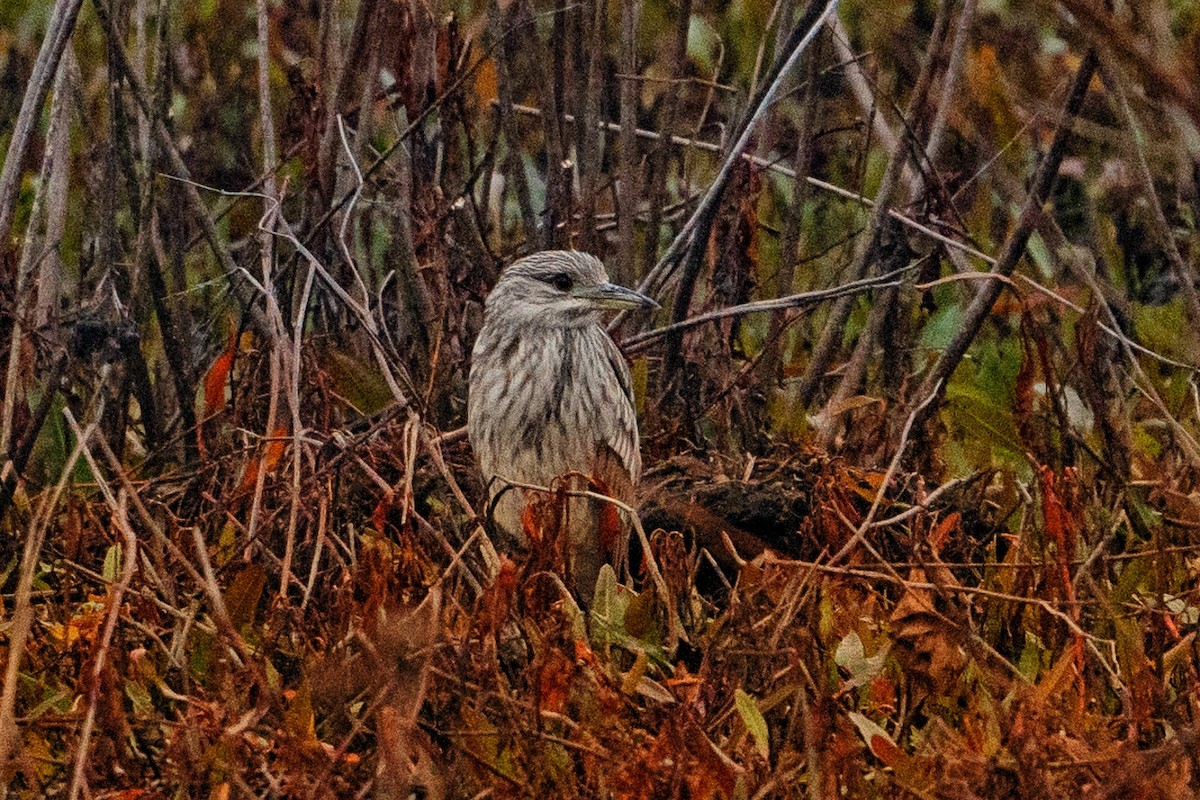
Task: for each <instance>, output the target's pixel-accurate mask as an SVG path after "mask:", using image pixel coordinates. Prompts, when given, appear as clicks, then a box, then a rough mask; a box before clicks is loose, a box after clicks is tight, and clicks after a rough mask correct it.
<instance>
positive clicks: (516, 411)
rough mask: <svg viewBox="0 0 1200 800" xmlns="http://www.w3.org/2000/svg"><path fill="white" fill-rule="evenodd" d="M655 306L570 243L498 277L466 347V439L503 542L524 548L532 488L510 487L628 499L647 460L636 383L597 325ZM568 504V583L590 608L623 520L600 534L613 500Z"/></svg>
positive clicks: (623, 537) (617, 556)
mask: <svg viewBox="0 0 1200 800" xmlns="http://www.w3.org/2000/svg"><path fill="white" fill-rule="evenodd" d="M654 308H658V304H657V303H656V302H655V301H654V300H652V299H651V298H649V297H647V296H646V295H644V294H641V293H640V292H637V291H634V290H633V289H628V288H625V287H624V286H620V285H617V284H614V283H611V282H610V281H609V279H608V273H607V272H606V271H605V268H604V264H603V263H602V262H601V261H600V260H599V259H598V258H596V257H595V256H592V255H589V254H587V253H583V252H580V251H576V250H548V251H543V252H537V253H533V254H532V255H529V256H526V257H524V258H521V259H519V260H517V261H515V262H513V263H512V264H510V265H509V266H508V267H507V268H506V269H505V270H504V271H503V272H502V273H501V275H500V277H499V280H498V281H497V282H496V286H495V288H493V289H492V291H491V292H490V293H489V294H488V296H487V298H486V300H485V302H484V315H483V325H482V327H481V328H480V331H479V335H478V337H477V338H476V341H475V345H474V348H473V349H472V353H471V368H470V375H469V378H468V384H469V387H468V392H467V435H468V438H469V440H470V442H471V446H472V449H473V450H474V451H475V456H476V460H477V462H478V466H479V469H480V472H481V473H482V476H483V480H484V484H485V485H486V486H487V490H488V497H489V509H490V516H491V519H492V521H493V523H494V527H495V528H496V529H497V530H498V531H499V532H500V533H501V534H502V538H503V537H508V538H510V539H511V540H512V541H513V542H514V543H515V544H516V545H517V546H519V547H528V546H529V537H528V535H527V532H526V530H525V526H524V511H525V508H526V506H527V504H528V503H529V502H530V501H531V500H533V499H535V498H536V496H537V494H538V492H537V491H536V490H531V489H527V488H523V487H514V486H513V485H512V484H514V483H515V484H523V485H525V486H538V487H549V486H550V485H551V484H552V483H554V482H555V481H556V479H560V478H563V477H564V476H572V477H568V486H569V488H573V489H592V490H596V489H597V488H598V489H599V490H600V492H601V493H603V494H606V495H608V496H609V497H612V498H615V499H616V500H620V501H621V502H623V503H626V504H632V503H633V502H634V500H635V490H636V487H637V483H638V479H639V478H640V477H641V470H642V459H641V453H640V449H639V440H638V426H637V413H636V410H635V405H634V395H633V385H632V382H631V380H630V374H629V365H628V364H627V363H626V361H625V357H624V355H623V354H622V353H621V351H620V349H619V348H618V347H617V344H616V343H615V342H614V341H613V340H612V338H611V337H610V336H609V335H608V333H607V332H606V331H605V329H604V327H603V326H602V324H601V322H602V320H603V316H604V314H605V312H607V311H610V310H613V309H654ZM580 476H583V477H584V478H586V479H587V480H584V479H581V478H580ZM565 506H566V508H565V517H564V519H563V522H564V523H565V525H564V526H563V527H561V529H560V530H562V531H563V532H565V533H566V534H567V536H568V548H569V553H570V560H569V564H570V570H569V573H570V582H569V585H571V586H572V587H573V588H574V591H575V594H576V596H577V597H578V598H579V599H581V600H582V601H583V602H584V603H585V604H588V603H590V602H591V598H592V593H593V590H594V587H595V582H596V578H597V576H598V575H599V572H600V569H601V566H602V565H603V564H604V563H606V562H608V563H612V564H614V566H619V564H620V561H621V559H622V555H623V554H622V552H621V550H622V549H623V548H624V547H625V545H626V543H627V531H628V526H627V525H626V524H625V523H623V522H621V523H618V525H619V530H620V532H621V533H620V536H619V541H617V542H613V541H602V539H604V538H609V537H610V535H611V533H610V532H609V531H608V528H606V527H605V525H604V524H602V522H601V520H602V519H603V518H604V515H606V514H607V515H608V519H610V520H612V519H614V517H613V515H612V509H613V508H614V506H613V504H612V503H607V502H603V501H597V500H593V499H591V498H587V497H569V498H568V500H567V501H566V503H565ZM617 519H623V515H622V517H618V518H617ZM610 527H611V526H610ZM564 577H566V576H564Z"/></svg>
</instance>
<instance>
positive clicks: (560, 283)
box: [538, 272, 571, 292]
mask: <svg viewBox="0 0 1200 800" xmlns="http://www.w3.org/2000/svg"><path fill="white" fill-rule="evenodd" d="M538 280H540V281H543V282H545V283H548V284H550V285H551V286H553V287H554V288H555V289H558V290H559V291H560V292H565V291H568V290H569V289H570V288H571V276H570V275H568V274H567V273H565V272H548V273H546V274H544V275H539V276H538Z"/></svg>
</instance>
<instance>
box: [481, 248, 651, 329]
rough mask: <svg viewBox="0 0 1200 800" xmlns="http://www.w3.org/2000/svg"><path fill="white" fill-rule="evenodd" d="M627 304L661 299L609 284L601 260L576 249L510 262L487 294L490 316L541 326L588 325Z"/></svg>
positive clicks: (648, 303)
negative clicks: (606, 312) (653, 298)
mask: <svg viewBox="0 0 1200 800" xmlns="http://www.w3.org/2000/svg"><path fill="white" fill-rule="evenodd" d="M626 308H658V303H656V302H654V301H653V300H651V299H650V298H649V297H646V295H644V294H641V293H639V292H635V291H634V290H632V289H626V288H625V287H624V286H618V285H617V284H615V283H609V280H608V273H607V272H605V271H604V264H602V263H601V262H600V259H598V258H596V257H595V256H591V255H588V254H587V253H580V252H577V251H575V250H547V251H545V252H541V253H534V254H533V255H530V256H526V257H525V258H522V259H521V260H520V261H516V262H514V263H512V264H511V265H509V267H508V268H507V269H505V270H504V272H503V273H502V274H501V275H500V280H499V282H498V283H497V284H496V288H495V289H493V290H492V293H491V294H489V295H488V298H487V311H488V314H489V315H491V314H497V315H503V316H504V317H506V318H508V319H510V320H512V321H514V322H521V323H524V324H529V325H535V326H539V327H541V326H557V327H574V326H578V325H585V324H588V323H591V322H595V321H596V320H598V319H599V318H600V315H601V314H602V313H603V312H604V311H606V310H609V309H626Z"/></svg>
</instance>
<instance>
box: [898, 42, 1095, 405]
mask: <svg viewBox="0 0 1200 800" xmlns="http://www.w3.org/2000/svg"><path fill="white" fill-rule="evenodd" d="M1095 71H1096V56H1095V55H1094V54H1093V53H1090V52H1089V53H1088V54H1087V55H1086V56H1084V58H1083V62H1082V63H1081V64H1080V65H1079V71H1078V72H1077V73H1076V74H1075V81H1074V83H1073V85H1072V87H1071V91H1070V92H1069V93H1068V96H1067V101H1066V103H1065V105H1064V108H1063V112H1062V115H1061V116H1060V118H1059V122H1058V128H1057V130H1056V131H1055V134H1054V141H1053V143H1052V144H1051V146H1050V149H1049V151H1048V152H1047V153H1046V155H1045V156H1043V157H1042V162H1041V164H1040V165H1039V166H1038V171H1037V174H1036V175H1035V176H1034V179H1033V185H1032V188H1031V190H1030V192H1029V196H1028V198H1027V199H1026V202H1025V207H1024V208H1023V209H1022V210H1021V216H1020V217H1019V218H1018V220H1017V224H1016V226H1015V227H1014V229H1013V232H1012V233H1011V234H1010V235H1009V237H1008V240H1007V241H1006V242H1005V245H1004V249H1003V250H1002V252H1001V255H1000V257H999V258H998V259H997V261H996V265H995V267H994V268H993V269H992V272H994V273H995V274H997V275H1004V276H1007V275H1011V274H1012V272H1013V270H1014V269H1016V266H1017V262H1018V261H1019V260H1020V258H1021V256H1022V255H1023V254H1024V253H1025V245H1026V244H1027V243H1028V242H1029V237H1030V235H1031V234H1032V233H1033V228H1034V219H1035V217H1036V216H1037V215H1039V214H1041V213H1042V203H1044V202H1045V201H1046V199H1047V198H1049V197H1050V193H1051V190H1052V189H1053V187H1054V182H1055V179H1056V178H1057V177H1058V167H1059V164H1061V163H1062V158H1063V155H1064V153H1065V151H1066V144H1067V140H1068V139H1069V138H1070V131H1071V120H1072V119H1073V118H1074V117H1075V115H1076V114H1077V113H1079V109H1080V107H1081V106H1082V105H1083V99H1084V97H1085V96H1086V95H1087V88H1088V84H1089V83H1090V82H1091V79H1092V76H1093V75H1094V74H1095ZM1002 286H1003V284H1001V283H1000V282H999V281H992V282H989V283H987V284H985V285H984V287H983V288H982V289H981V290H980V291H979V292H978V293H977V294H976V295H975V297H974V298H973V299H972V300H971V303H970V305H969V306H968V307H967V310H966V312H965V313H964V315H963V321H962V324H961V326H960V328H959V330H958V333H957V334H955V336H954V339H953V340H951V342H950V344H949V345H948V346H947V347H946V349H945V350H944V351H943V352H942V355H941V356H940V357H939V358H938V360H937V362H935V363H934V365H933V368H932V369H931V370H930V371H929V373H928V374H927V375H926V376H925V382H924V384H923V387H922V390H921V392H920V394H919V396H921V397H925V396H927V395H928V394H929V393H930V390H931V389H932V388H933V387H935V386H936V387H939V388H940V387H942V386H944V385H945V383H946V381H948V380H949V379H950V376H951V375H952V374H953V373H954V370H955V369H956V368H957V367H958V364H959V362H960V361H961V360H962V357H963V355H965V354H966V352H967V348H968V347H969V346H970V344H971V342H973V341H974V340H975V336H976V335H977V334H978V333H979V329H980V327H981V326H982V325H983V321H984V320H985V319H986V318H987V315H988V314H989V313H990V312H991V309H992V304H993V303H995V301H996V297H997V296H998V295H999V293H1000V289H1001V287H1002ZM930 407H931V406H929V405H925V406H923V408H930Z"/></svg>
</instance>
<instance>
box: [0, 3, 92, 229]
mask: <svg viewBox="0 0 1200 800" xmlns="http://www.w3.org/2000/svg"><path fill="white" fill-rule="evenodd" d="M82 5H83V0H57V2H56V3H55V4H54V9H53V10H52V11H51V12H50V26H49V28H48V30H47V31H46V36H45V38H43V39H42V47H41V49H40V50H39V51H38V57H37V60H36V61H35V62H34V63H33V74H32V75H30V76H29V83H28V84H26V86H25V95H24V96H23V97H22V98H21V109H20V111H18V112H17V123H16V125H15V127H14V128H13V132H12V138H11V139H9V140H8V151H7V152H6V153H5V154H4V166H3V167H0V240H3V239H4V238H6V237H7V236H8V228H9V226H10V225H11V224H12V219H13V213H14V212H15V210H16V199H17V189H18V188H19V187H20V185H21V167H22V165H23V164H24V162H25V152H26V150H27V149H28V148H29V140H30V139H31V138H32V137H33V132H34V131H35V130H36V129H37V125H38V122H39V120H40V118H41V108H42V104H43V103H44V102H45V101H46V94H47V93H48V92H49V91H50V85H51V84H52V83H53V82H54V76H55V74H56V73H57V72H58V62H59V60H60V59H61V58H62V54H63V50H65V49H66V47H67V42H68V41H69V40H70V38H71V34H72V33H73V32H74V31H75V21H76V19H77V18H78V17H79V9H80V7H81V6H82Z"/></svg>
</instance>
